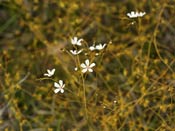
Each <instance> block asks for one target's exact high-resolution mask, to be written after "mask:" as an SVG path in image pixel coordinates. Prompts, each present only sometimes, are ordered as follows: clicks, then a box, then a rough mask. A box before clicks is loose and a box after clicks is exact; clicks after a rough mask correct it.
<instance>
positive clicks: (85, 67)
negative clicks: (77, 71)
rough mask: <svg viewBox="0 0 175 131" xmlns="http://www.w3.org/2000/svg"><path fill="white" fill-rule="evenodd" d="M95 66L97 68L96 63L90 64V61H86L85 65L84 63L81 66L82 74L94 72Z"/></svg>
mask: <svg viewBox="0 0 175 131" xmlns="http://www.w3.org/2000/svg"><path fill="white" fill-rule="evenodd" d="M94 66H95V63H92V64H90V63H89V60H88V59H87V60H85V64H84V63H82V64H81V67H82V68H83V69H82V72H83V73H85V72H87V71H89V72H93V70H92V67H94Z"/></svg>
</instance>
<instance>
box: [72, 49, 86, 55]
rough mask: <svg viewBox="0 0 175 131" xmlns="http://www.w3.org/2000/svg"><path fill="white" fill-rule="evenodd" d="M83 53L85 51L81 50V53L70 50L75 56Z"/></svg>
mask: <svg viewBox="0 0 175 131" xmlns="http://www.w3.org/2000/svg"><path fill="white" fill-rule="evenodd" d="M82 51H83V50H79V51H77V50H70V52H71V53H72V54H73V55H78V54H80V53H81V52H82Z"/></svg>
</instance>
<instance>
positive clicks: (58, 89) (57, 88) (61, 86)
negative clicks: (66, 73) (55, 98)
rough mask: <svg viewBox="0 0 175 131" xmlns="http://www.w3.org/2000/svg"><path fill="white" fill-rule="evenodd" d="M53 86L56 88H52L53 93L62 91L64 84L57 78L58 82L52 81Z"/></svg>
mask: <svg viewBox="0 0 175 131" xmlns="http://www.w3.org/2000/svg"><path fill="white" fill-rule="evenodd" d="M54 86H55V87H56V89H55V90H54V92H55V93H58V92H61V93H64V89H63V88H64V87H65V84H63V81H62V80H59V84H58V83H56V82H54Z"/></svg>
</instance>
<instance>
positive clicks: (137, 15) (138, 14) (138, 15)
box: [127, 11, 146, 18]
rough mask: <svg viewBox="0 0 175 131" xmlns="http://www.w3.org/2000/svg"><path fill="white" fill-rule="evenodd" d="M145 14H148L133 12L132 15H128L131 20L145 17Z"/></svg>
mask: <svg viewBox="0 0 175 131" xmlns="http://www.w3.org/2000/svg"><path fill="white" fill-rule="evenodd" d="M145 14H146V12H137V11H136V12H134V11H131V13H127V16H128V17H129V18H137V17H143V16H144V15H145Z"/></svg>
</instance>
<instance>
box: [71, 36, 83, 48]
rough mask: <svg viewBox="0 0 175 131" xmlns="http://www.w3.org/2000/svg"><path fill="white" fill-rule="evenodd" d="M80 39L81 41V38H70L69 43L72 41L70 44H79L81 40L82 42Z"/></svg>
mask: <svg viewBox="0 0 175 131" xmlns="http://www.w3.org/2000/svg"><path fill="white" fill-rule="evenodd" d="M82 41H83V39H79V40H78V37H74V38H71V43H72V45H78V46H81V42H82Z"/></svg>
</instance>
